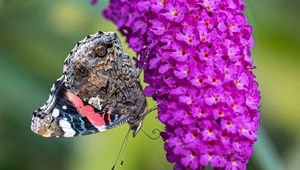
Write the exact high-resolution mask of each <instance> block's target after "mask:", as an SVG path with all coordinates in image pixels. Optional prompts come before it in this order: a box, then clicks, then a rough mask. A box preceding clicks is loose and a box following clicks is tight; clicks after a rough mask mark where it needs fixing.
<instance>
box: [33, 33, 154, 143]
mask: <svg viewBox="0 0 300 170" xmlns="http://www.w3.org/2000/svg"><path fill="white" fill-rule="evenodd" d="M138 73H139V72H138V71H137V69H136V67H135V66H134V65H133V64H132V62H131V59H130V58H129V56H128V55H127V54H126V53H124V51H123V49H122V46H121V43H120V40H119V38H118V36H117V34H116V33H113V32H101V31H99V32H98V33H96V34H94V35H88V36H87V37H85V39H84V40H82V41H79V42H78V43H77V44H76V46H75V47H74V49H73V50H72V51H71V52H70V54H69V55H68V57H67V58H66V59H65V61H64V68H63V75H62V76H61V77H60V78H59V79H57V81H56V82H55V83H54V85H53V86H52V88H51V92H50V95H49V98H48V100H47V102H46V103H45V104H44V105H43V106H42V107H40V108H38V109H37V110H35V111H34V112H33V117H32V121H31V130H32V131H33V132H34V133H36V134H38V135H40V136H43V137H74V136H81V135H89V134H95V133H98V132H103V131H106V130H109V129H112V128H115V127H117V126H120V125H122V124H124V123H126V122H128V123H129V125H130V130H133V137H135V136H136V134H137V133H138V132H139V130H140V129H141V126H142V123H143V120H144V118H145V116H146V115H147V114H148V113H149V112H150V110H149V109H147V108H148V107H147V101H146V97H145V95H144V92H143V88H142V86H141V83H140V81H139V78H138V77H139V74H138Z"/></svg>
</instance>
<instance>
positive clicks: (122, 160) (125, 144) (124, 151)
mask: <svg viewBox="0 0 300 170" xmlns="http://www.w3.org/2000/svg"><path fill="white" fill-rule="evenodd" d="M129 131H130V128H129V130H128V132H129ZM128 134H129V133H127V137H126V141H125V146H124V152H123V156H122V161H121V163H120V165H121V166H123V163H124V157H125V152H126V148H127V141H128V139H129V137H128Z"/></svg>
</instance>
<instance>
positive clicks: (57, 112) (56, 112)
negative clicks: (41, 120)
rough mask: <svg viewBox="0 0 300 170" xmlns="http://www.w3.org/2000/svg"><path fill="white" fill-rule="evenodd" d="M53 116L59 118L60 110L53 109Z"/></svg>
mask: <svg viewBox="0 0 300 170" xmlns="http://www.w3.org/2000/svg"><path fill="white" fill-rule="evenodd" d="M52 116H53V117H58V116H59V110H58V109H53V111H52Z"/></svg>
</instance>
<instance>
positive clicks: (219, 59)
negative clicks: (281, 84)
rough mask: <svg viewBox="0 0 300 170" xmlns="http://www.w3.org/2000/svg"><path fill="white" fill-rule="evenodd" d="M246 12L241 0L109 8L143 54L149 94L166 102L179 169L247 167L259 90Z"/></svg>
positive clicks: (162, 109)
mask: <svg viewBox="0 0 300 170" xmlns="http://www.w3.org/2000/svg"><path fill="white" fill-rule="evenodd" d="M95 2H96V1H93V3H95ZM244 9H245V4H244V3H243V1H242V0H150V1H143V0H132V1H125V0H112V1H111V3H110V5H109V6H108V8H107V9H106V10H105V11H104V16H105V17H106V18H108V19H110V20H112V21H113V22H114V23H115V24H116V25H117V26H118V28H119V30H120V32H121V33H123V34H124V35H125V36H126V37H127V41H128V43H129V45H130V47H131V48H132V49H133V50H134V51H136V52H137V54H139V55H140V56H141V57H140V58H139V59H138V60H137V66H138V67H142V66H144V69H145V82H147V83H149V86H148V87H146V89H145V93H146V94H147V95H148V96H152V97H153V98H154V99H156V100H157V101H158V102H161V101H164V102H162V103H161V104H160V105H159V109H158V110H159V120H160V121H161V122H162V123H164V124H165V125H166V129H165V132H164V133H162V137H163V139H164V140H165V145H164V146H165V150H166V152H167V159H168V161H170V162H172V163H175V166H174V169H204V168H205V166H209V165H210V166H212V167H213V168H216V169H246V164H247V162H248V160H249V157H250V156H251V154H252V148H253V143H254V142H255V141H256V140H257V135H256V132H257V129H258V124H259V123H260V121H259V119H258V118H259V111H258V107H259V100H260V93H259V91H258V90H257V88H258V84H257V82H256V81H255V80H254V78H255V76H254V75H253V74H252V72H251V70H252V69H254V66H253V65H252V60H251V58H250V55H251V53H250V47H253V45H254V42H253V38H252V28H251V26H249V25H248V22H247V20H246V18H245V16H244V15H243V13H242V10H244ZM148 52H149V55H148V56H147V57H146V54H147V53H148Z"/></svg>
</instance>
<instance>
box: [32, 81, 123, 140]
mask: <svg viewBox="0 0 300 170" xmlns="http://www.w3.org/2000/svg"><path fill="white" fill-rule="evenodd" d="M37 121H38V122H37ZM126 121H127V119H126V117H122V116H121V115H117V114H108V113H104V112H103V111H100V110H98V109H96V108H94V107H93V106H92V105H90V104H87V103H86V102H84V101H83V100H82V99H81V98H80V97H78V96H77V95H75V94H74V93H72V92H71V91H70V90H68V89H67V88H66V87H65V85H64V83H63V81H62V78H61V79H59V80H58V81H57V82H56V83H55V85H54V88H52V92H51V94H50V97H49V99H48V102H47V103H46V106H43V107H41V108H40V109H38V110H37V111H35V113H34V117H33V125H36V126H33V127H32V130H33V131H34V132H35V133H37V134H39V135H42V136H45V137H48V136H49V137H50V136H57V137H59V136H64V137H73V136H81V135H88V134H94V133H97V132H102V131H105V130H107V129H110V128H113V127H116V126H118V125H120V124H123V123H125V122H126Z"/></svg>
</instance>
